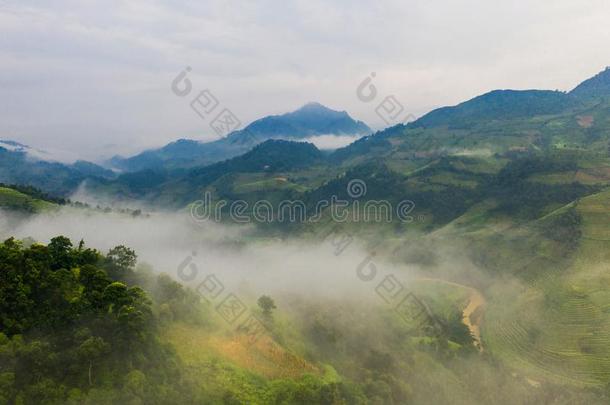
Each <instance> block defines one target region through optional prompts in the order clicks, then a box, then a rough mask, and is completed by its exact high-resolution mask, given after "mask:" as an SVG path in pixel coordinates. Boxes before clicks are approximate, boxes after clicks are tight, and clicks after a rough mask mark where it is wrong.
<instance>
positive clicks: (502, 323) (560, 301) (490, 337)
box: [483, 191, 610, 386]
mask: <svg viewBox="0 0 610 405" xmlns="http://www.w3.org/2000/svg"><path fill="white" fill-rule="evenodd" d="M572 206H573V207H574V209H575V210H576V212H577V213H578V214H579V215H580V217H581V224H580V226H579V231H580V232H581V233H582V234H581V237H580V239H579V243H578V247H577V249H576V251H575V252H574V254H573V255H571V256H570V258H569V259H568V261H567V265H565V266H550V265H547V266H543V267H542V268H541V269H539V271H538V272H537V273H536V274H535V276H534V277H532V278H531V280H530V283H528V284H525V283H519V284H514V285H513V286H512V288H510V289H507V288H506V286H496V287H495V288H492V289H491V294H490V296H491V300H490V302H491V304H490V305H489V308H488V311H487V314H486V323H485V325H484V335H483V336H484V339H485V341H486V342H487V344H488V345H489V346H490V350H491V351H492V352H493V354H494V355H496V356H498V357H499V358H501V359H502V360H504V361H506V362H507V363H508V364H510V365H511V366H514V367H515V368H517V369H520V370H522V371H523V372H525V373H528V374H529V375H531V376H536V377H541V378H547V379H550V380H552V381H555V382H570V383H574V384H578V385H593V386H602V385H605V384H606V383H607V381H608V379H609V377H610V345H609V344H608V342H609V341H610V311H609V308H610V293H608V287H609V286H610V276H608V270H609V269H610V267H609V266H610V265H609V263H610V191H605V192H601V193H598V194H596V195H593V196H589V197H586V198H583V199H582V200H580V201H579V202H577V203H575V204H573V205H572ZM561 214H562V210H558V211H557V212H555V213H553V214H551V217H552V216H553V215H554V216H557V215H561ZM546 219H549V218H546ZM551 219H552V218H551ZM549 249H550V248H549ZM543 250H544V249H543ZM547 253H548V251H547V252H544V251H541V252H539V253H538V254H537V255H536V256H543V255H545V254H547ZM549 263H550V260H549V261H547V264H549Z"/></svg>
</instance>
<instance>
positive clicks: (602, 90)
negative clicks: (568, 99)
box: [570, 67, 610, 100]
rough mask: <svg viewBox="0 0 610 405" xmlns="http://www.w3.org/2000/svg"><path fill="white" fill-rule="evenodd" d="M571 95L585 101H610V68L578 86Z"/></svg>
mask: <svg viewBox="0 0 610 405" xmlns="http://www.w3.org/2000/svg"><path fill="white" fill-rule="evenodd" d="M570 95H571V96H574V97H577V98H580V99H585V100H590V99H600V98H605V99H606V100H608V99H610V67H607V68H606V70H604V71H603V72H600V73H598V74H597V75H595V76H594V77H592V78H590V79H588V80H585V81H584V82H582V83H581V84H579V85H578V86H576V88H575V89H574V90H572V91H571V92H570Z"/></svg>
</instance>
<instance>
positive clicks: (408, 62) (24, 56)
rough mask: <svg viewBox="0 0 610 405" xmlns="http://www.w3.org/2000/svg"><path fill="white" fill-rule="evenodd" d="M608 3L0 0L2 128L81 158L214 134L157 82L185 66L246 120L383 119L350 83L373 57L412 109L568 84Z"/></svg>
mask: <svg viewBox="0 0 610 405" xmlns="http://www.w3.org/2000/svg"><path fill="white" fill-rule="evenodd" d="M609 12H610V4H609V3H607V2H605V1H603V0H585V1H583V2H579V3H574V2H572V1H568V0H559V1H554V2H552V3H549V2H547V1H543V0H534V1H517V2H500V1H497V0H494V1H485V0H467V1H464V2H452V1H441V0H433V1H429V2H425V3H422V2H416V1H414V0H410V1H399V0H386V1H382V2H377V3H371V2H366V1H364V0H356V1H349V2H348V1H345V0H335V1H333V2H327V1H324V2H322V1H320V0H311V1H294V2H280V3H278V2H272V1H269V0H267V1H260V2H249V1H245V0H239V1H235V2H231V3H227V2H223V1H220V0H211V1H206V2H194V1H189V0H181V1H177V2H176V1H173V2H169V1H167V0H158V1H141V0H136V1H121V0H110V1H101V0H91V1H87V2H77V1H73V0H58V1H56V2H53V4H52V5H51V4H50V3H48V2H46V1H36V0H34V1H30V2H27V4H26V3H22V2H17V1H13V0H8V1H4V2H3V6H2V7H0V38H1V39H0V45H1V46H0V49H1V50H0V84H1V85H2V88H3V97H2V99H0V136H1V138H3V139H7V138H9V139H10V138H14V139H16V140H18V141H22V142H23V143H26V144H30V145H32V146H35V147H38V148H40V149H51V148H53V147H56V146H57V145H58V144H59V145H61V147H62V148H64V149H66V150H69V151H70V152H72V153H78V154H80V155H81V156H82V157H85V158H90V159H95V158H101V157H107V156H109V155H112V154H114V153H133V152H137V151H139V150H141V149H143V148H146V147H153V146H158V145H162V144H165V143H167V142H168V141H171V140H174V139H176V138H180V137H190V138H195V139H212V138H213V136H214V133H213V131H212V130H211V129H210V128H209V123H208V122H205V121H202V120H201V119H200V118H199V117H198V116H197V115H196V114H194V113H193V111H192V110H191V109H190V108H189V106H188V100H185V99H180V98H178V97H176V96H174V95H173V94H172V93H171V91H170V90H169V86H170V82H171V80H172V79H173V78H174V77H175V75H176V74H178V72H180V71H181V70H182V69H183V68H184V67H185V66H191V67H192V68H193V77H192V80H193V84H194V86H195V87H196V88H199V89H204V88H208V89H210V90H212V91H213V92H214V94H216V95H217V97H218V98H219V99H220V101H221V102H222V104H223V105H225V106H227V107H229V108H230V109H231V110H232V111H233V112H235V113H236V114H237V116H238V117H239V118H240V121H242V122H243V123H244V124H245V123H247V122H249V121H251V120H254V119H256V118H259V117H261V116H263V115H267V114H271V113H281V112H286V111H288V110H291V109H294V108H296V107H299V106H300V105H302V104H304V103H305V102H306V101H309V100H318V101H320V102H322V103H324V104H328V105H330V106H334V107H336V108H338V109H340V110H344V109H345V110H347V111H349V112H350V113H351V114H352V115H354V116H355V117H356V118H357V119H361V120H363V121H365V122H367V123H369V124H370V125H372V126H374V127H377V128H379V127H383V126H384V123H383V122H382V121H381V120H380V119H379V118H378V117H377V115H376V114H375V112H374V109H375V105H374V104H375V103H374V102H373V103H369V104H366V103H363V102H361V101H359V100H358V99H357V98H356V96H355V89H356V87H357V85H358V84H359V83H360V82H361V81H362V79H363V78H364V77H366V76H367V75H368V74H370V73H371V72H376V74H377V76H376V82H375V85H376V86H377V87H378V89H379V91H380V95H381V96H385V95H390V94H393V95H395V96H396V97H397V99H398V100H400V102H401V103H402V104H404V105H405V107H406V109H407V110H409V112H410V113H412V114H415V115H420V114H423V113H425V112H427V111H428V110H429V109H431V108H434V107H437V106H441V105H446V104H454V103H457V102H459V101H462V100H464V99H467V98H469V97H472V96H475V95H478V94H480V93H482V92H485V91H488V90H491V89H494V88H519V89H521V88H532V87H542V88H551V89H556V88H557V89H564V90H567V89H570V88H571V87H573V86H575V85H576V84H577V83H578V82H579V81H580V80H582V79H584V78H586V77H588V76H591V75H593V74H594V73H596V72H597V71H599V70H601V69H602V68H603V67H605V66H606V65H607V64H608V61H607V59H606V57H605V55H604V53H603V52H600V50H601V49H605V48H606V44H607V43H608V41H609V40H610V32H609V31H608V30H607V21H605V16H607V15H608V13H609ZM583 44H586V46H584V45H583ZM379 101H380V100H379ZM108 145H114V146H108ZM104 146H107V147H104Z"/></svg>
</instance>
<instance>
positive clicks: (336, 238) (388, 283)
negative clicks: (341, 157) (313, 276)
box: [322, 225, 446, 337]
mask: <svg viewBox="0 0 610 405" xmlns="http://www.w3.org/2000/svg"><path fill="white" fill-rule="evenodd" d="M325 233H326V234H325V235H323V238H322V240H323V241H326V240H328V241H329V242H330V244H331V246H332V247H333V248H334V252H333V254H334V255H335V256H340V255H341V254H343V252H345V251H346V250H347V249H348V248H349V246H350V245H351V244H352V243H353V241H354V237H353V235H352V234H350V233H342V232H339V225H335V226H333V227H332V228H331V229H330V232H328V231H327V232H325ZM375 256H376V252H375V251H374V250H373V251H372V252H371V253H370V254H369V255H367V256H366V257H365V258H364V259H363V260H362V262H360V263H359V264H358V266H357V267H356V270H355V273H356V276H357V277H358V279H359V280H360V281H362V282H365V283H373V285H374V291H375V293H376V294H377V296H378V297H380V298H381V300H382V301H383V302H384V303H385V304H387V305H389V306H391V307H392V310H393V311H394V312H396V313H397V314H398V315H399V316H400V318H401V319H403V320H404V321H405V322H407V323H409V322H412V321H416V322H418V323H417V324H416V328H419V329H426V330H428V331H429V332H431V333H432V335H433V336H435V337H441V336H445V335H446V331H445V326H444V325H443V323H442V322H441V321H440V319H439V318H438V317H437V316H436V315H435V314H434V313H433V312H432V310H431V309H430V307H429V306H428V305H427V304H426V302H425V301H424V300H423V299H422V298H420V297H418V296H417V295H415V293H413V292H412V291H409V290H408V289H407V288H406V287H405V286H404V284H403V283H402V282H400V280H399V279H398V278H397V277H396V276H395V275H394V274H392V273H389V274H387V273H386V274H380V271H379V268H378V266H377V264H376V263H375V262H374V260H373V259H374V258H375Z"/></svg>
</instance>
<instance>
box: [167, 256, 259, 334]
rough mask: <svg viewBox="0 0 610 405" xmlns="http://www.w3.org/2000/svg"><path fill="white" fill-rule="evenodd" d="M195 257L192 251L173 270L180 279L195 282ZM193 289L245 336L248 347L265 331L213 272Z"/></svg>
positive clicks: (256, 318) (244, 305)
mask: <svg viewBox="0 0 610 405" xmlns="http://www.w3.org/2000/svg"><path fill="white" fill-rule="evenodd" d="M196 256H197V252H193V253H192V255H189V256H187V257H186V258H184V260H183V261H182V262H181V263H180V264H179V265H178V268H177V270H176V272H177V275H178V278H179V279H180V280H181V281H183V282H185V283H195V282H196V280H197V279H198V278H199V268H198V267H197V264H196V263H195V262H194V258H195V257H196ZM195 292H197V293H198V294H199V296H200V297H201V298H203V299H204V300H205V301H206V302H207V303H209V304H210V305H212V307H213V308H214V309H215V310H216V313H217V314H218V315H220V317H221V318H222V319H223V320H224V321H225V322H227V324H229V325H231V326H232V327H235V331H236V332H238V333H241V334H243V335H244V336H245V338H246V344H247V345H248V346H251V345H253V344H254V343H256V342H257V341H258V339H259V338H260V337H261V336H262V335H263V334H267V333H268V331H267V327H266V326H265V324H264V323H263V322H262V321H261V320H260V319H259V318H258V317H257V316H256V315H254V314H253V313H252V311H250V310H249V309H248V307H247V306H246V304H244V302H243V301H242V300H241V299H240V298H239V297H238V296H237V294H236V293H235V292H233V291H226V288H225V285H224V284H223V283H222V282H221V281H220V280H219V279H218V277H217V276H216V275H215V274H207V275H205V277H204V278H203V280H202V281H201V282H199V283H198V284H197V287H195Z"/></svg>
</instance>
